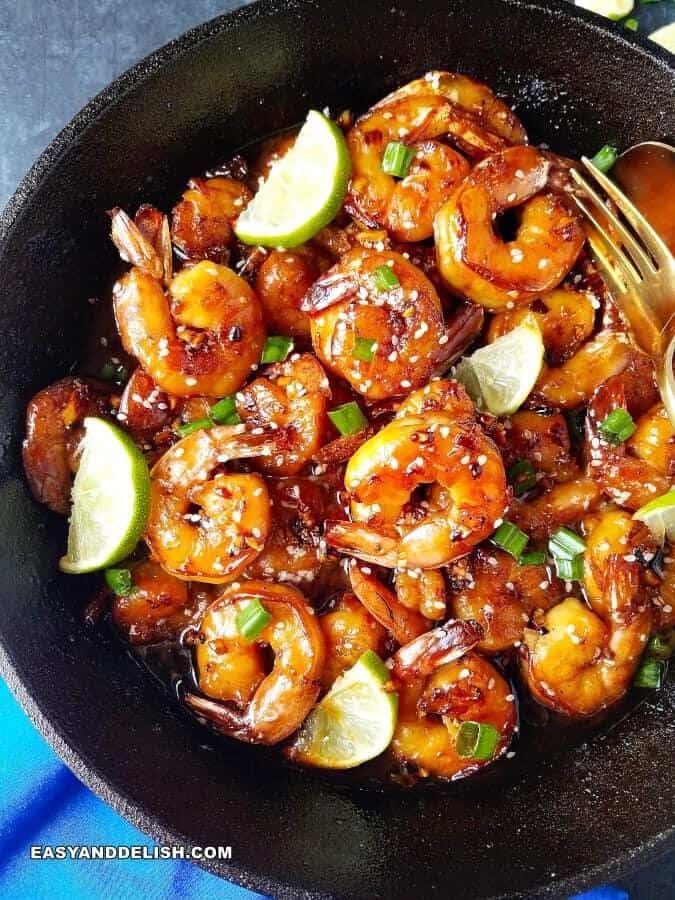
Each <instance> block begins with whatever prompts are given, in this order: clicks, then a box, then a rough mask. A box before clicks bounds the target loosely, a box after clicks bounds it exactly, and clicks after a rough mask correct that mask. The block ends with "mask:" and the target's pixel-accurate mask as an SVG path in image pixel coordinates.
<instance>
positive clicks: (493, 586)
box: [450, 549, 565, 653]
mask: <svg viewBox="0 0 675 900" xmlns="http://www.w3.org/2000/svg"><path fill="white" fill-rule="evenodd" d="M451 584H452V585H453V586H456V588H457V589H456V590H454V591H453V592H452V594H451V603H450V605H451V609H452V612H453V614H454V615H455V616H457V618H460V619H471V620H473V621H475V622H478V624H479V625H480V626H481V628H482V629H483V638H482V639H481V641H480V643H478V644H477V645H476V649H477V650H479V651H481V652H483V653H501V652H503V651H504V650H508V649H510V648H511V647H513V646H518V645H519V643H520V642H521V641H522V639H523V635H524V632H525V628H526V626H527V623H528V622H529V621H530V618H531V617H532V614H533V613H534V612H535V610H547V609H550V608H551V606H553V605H555V604H556V603H559V602H560V600H562V599H563V597H564V596H565V587H564V585H563V583H562V582H561V581H560V580H559V579H558V578H556V577H555V576H554V575H553V573H552V571H551V567H550V566H548V565H546V564H542V565H536V566H523V565H520V564H519V563H518V561H517V560H515V559H514V558H513V557H512V556H509V554H508V553H503V552H502V551H501V550H496V549H489V550H483V549H478V550H476V551H474V552H473V553H472V554H471V556H469V557H467V558H466V559H464V560H461V561H460V562H459V563H457V564H456V565H455V566H454V567H453V570H452V572H451Z"/></svg>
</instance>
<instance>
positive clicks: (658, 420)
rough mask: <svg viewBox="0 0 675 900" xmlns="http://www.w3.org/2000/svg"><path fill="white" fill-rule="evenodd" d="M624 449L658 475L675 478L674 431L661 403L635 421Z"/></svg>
mask: <svg viewBox="0 0 675 900" xmlns="http://www.w3.org/2000/svg"><path fill="white" fill-rule="evenodd" d="M635 424H636V426H637V427H636V430H635V433H634V434H633V436H632V437H630V438H628V440H627V441H626V448H627V450H628V451H629V452H631V453H634V454H635V455H636V456H638V457H640V459H642V460H644V461H645V462H646V463H648V464H649V465H650V466H651V467H652V468H653V469H655V470H656V471H657V472H658V473H659V474H660V475H665V476H666V477H668V478H672V477H673V476H675V430H674V429H673V426H672V424H671V422H670V419H669V418H668V413H667V412H666V409H665V407H664V405H663V404H662V403H656V404H655V405H654V406H652V407H651V409H649V410H647V412H646V413H644V414H643V415H642V416H640V418H639V419H638V420H637V422H636V423H635Z"/></svg>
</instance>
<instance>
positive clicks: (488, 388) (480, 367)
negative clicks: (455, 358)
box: [455, 314, 544, 416]
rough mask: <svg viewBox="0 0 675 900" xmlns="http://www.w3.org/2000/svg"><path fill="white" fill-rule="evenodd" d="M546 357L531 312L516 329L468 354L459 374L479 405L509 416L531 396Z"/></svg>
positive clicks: (457, 375)
mask: <svg viewBox="0 0 675 900" xmlns="http://www.w3.org/2000/svg"><path fill="white" fill-rule="evenodd" d="M543 361H544V342H543V341H542V338H541V329H540V328H539V324H538V322H537V320H536V319H535V317H534V316H533V315H530V314H528V315H527V316H526V317H525V318H524V320H523V322H522V324H521V325H519V326H518V327H517V328H514V329H513V331H509V333H508V334H505V335H503V336H502V337H500V338H497V340H496V341H493V342H492V343H491V344H488V345H487V346H486V347H481V348H480V349H479V350H476V352H475V353H473V354H472V355H471V356H467V357H465V358H464V359H463V360H462V361H461V362H460V363H459V364H458V365H457V368H456V370H455V377H456V378H457V380H458V381H461V382H462V384H463V385H464V387H465V388H466V389H467V392H468V394H469V396H470V397H471V399H472V400H473V401H474V403H475V404H476V405H477V406H478V407H479V408H481V409H485V410H487V411H488V412H489V413H492V415H493V416H507V415H510V414H511V413H513V412H515V411H516V410H517V409H518V408H519V407H520V406H522V404H523V403H524V402H525V400H526V399H527V397H528V396H529V394H530V391H531V390H532V388H533V387H534V385H535V383H536V381H537V378H538V377H539V373H540V372H541V366H542V363H543Z"/></svg>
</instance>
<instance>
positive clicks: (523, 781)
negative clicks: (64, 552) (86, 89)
mask: <svg viewBox="0 0 675 900" xmlns="http://www.w3.org/2000/svg"><path fill="white" fill-rule="evenodd" d="M431 67H437V68H449V69H457V70H459V71H463V72H467V73H470V74H472V75H475V76H477V77H478V78H482V79H484V80H485V81H487V82H489V84H490V85H491V86H492V87H493V88H495V89H496V90H497V91H499V92H500V93H502V94H504V95H505V96H507V97H508V98H509V99H510V101H511V102H513V103H514V104H516V108H517V111H518V114H519V115H520V116H521V117H522V118H523V120H524V121H525V123H526V125H527V126H528V129H529V130H530V134H531V135H532V137H533V139H534V140H536V141H542V140H545V141H547V142H549V143H550V144H551V145H552V146H554V147H555V148H556V149H558V150H560V151H561V152H563V153H567V154H570V155H578V154H580V153H581V152H589V151H593V150H594V149H596V148H597V147H599V146H600V145H602V144H604V143H605V142H606V141H607V140H609V139H612V140H615V141H617V142H618V143H619V145H621V146H628V145H629V144H631V143H633V142H635V141H638V140H644V139H645V138H668V137H671V138H672V137H673V136H674V133H675V68H674V67H673V62H672V58H670V57H668V55H667V54H666V53H665V52H663V51H661V50H659V49H657V48H655V47H654V46H651V45H650V46H649V47H648V46H647V44H646V43H643V42H642V41H641V40H640V39H639V38H637V39H636V38H635V37H633V36H632V35H629V34H628V33H622V31H621V29H619V28H617V27H615V26H611V25H609V26H606V25H604V24H601V23H600V21H599V20H597V19H594V18H592V17H591V16H589V15H587V14H583V13H582V14H579V13H578V12H575V11H572V10H570V8H569V7H567V6H565V5H564V4H563V3H560V2H543V0H454V2H452V0H423V2H422V0H386V2H372V0H371V2H370V3H366V2H364V0H340V2H330V0H326V2H311V0H304V2H300V0H297V2H293V0H286V2H282V0H269V2H262V3H260V4H257V5H254V6H250V7H247V8H244V9H241V10H239V11H238V12H236V13H233V14H231V15H228V16H225V17H223V18H220V19H216V20H215V21H213V22H211V23H209V24H206V25H204V26H202V27H200V28H197V29H195V30H194V31H191V32H189V33H188V34H187V35H185V36H184V37H182V38H180V39H179V40H177V41H174V42H173V43H171V44H169V45H168V46H167V47H165V48H164V49H162V50H160V51H159V52H157V53H155V54H153V55H152V56H150V57H148V59H147V60H145V61H144V62H142V63H141V64H140V65H138V66H137V67H135V68H134V69H132V70H131V71H130V72H129V73H127V74H126V75H124V76H123V77H122V78H120V79H119V80H118V81H116V82H115V83H114V84H112V85H111V86H110V87H109V88H108V89H107V90H105V91H104V92H103V93H102V94H101V95H99V96H98V97H97V98H96V99H95V100H93V101H92V102H91V103H90V104H89V105H88V106H87V107H86V108H85V109H84V110H83V112H81V113H80V114H79V115H78V116H77V117H76V118H75V119H74V120H73V122H72V123H71V124H70V125H69V126H68V127H67V128H66V129H65V130H64V131H63V132H62V133H61V134H60V135H59V136H58V137H57V138H56V140H55V141H54V142H53V143H52V144H51V146H50V147H49V149H48V150H47V151H46V152H45V154H44V155H43V156H42V157H41V159H40V160H39V161H38V163H37V164H36V166H35V167H34V168H33V169H32V170H31V172H30V173H29V175H28V176H27V177H26V179H25V180H24V182H23V183H22V184H21V186H20V187H19V189H18V191H17V193H16V195H15V196H14V198H13V200H12V201H11V202H10V204H9V207H8V208H7V210H6V211H5V213H4V216H3V218H2V220H0V238H1V244H0V272H1V273H2V279H1V282H0V284H1V287H0V292H1V298H0V322H1V323H2V328H1V332H0V333H1V334H2V354H1V358H0V384H1V385H2V388H1V394H0V530H1V533H2V540H1V541H0V597H1V598H2V600H1V602H0V638H1V640H2V670H3V674H4V675H5V677H6V678H7V680H8V681H9V683H10V686H11V687H12V689H13V690H14V691H15V693H16V694H17V696H18V697H19V699H20V700H21V702H22V703H23V704H24V706H25V708H26V710H27V711H28V713H29V715H30V716H31V718H32V719H33V721H34V722H35V723H36V725H37V726H38V727H39V728H40V730H41V731H42V732H43V734H45V735H46V737H47V738H48V739H49V741H50V742H51V743H52V745H53V746H54V747H55V748H56V750H57V751H58V752H59V753H60V754H61V756H62V757H63V758H64V759H65V760H66V762H67V763H68V764H69V765H70V766H71V767H72V768H73V770H74V771H75V772H76V773H77V774H78V775H79V777H80V778H81V779H82V780H83V781H84V782H86V784H88V785H89V786H90V787H91V788H93V789H94V790H95V791H96V792H97V793H98V794H99V795H100V796H101V797H103V798H104V799H105V800H106V801H108V802H109V803H110V804H111V805H112V806H114V807H115V809H117V810H119V811H120V812H121V813H123V814H124V815H125V816H127V818H129V819H130V820H132V821H133V822H134V823H135V824H137V825H138V826H139V827H141V828H142V829H144V830H145V831H147V832H148V833H149V834H151V835H152V836H153V837H154V838H156V839H158V840H160V841H163V842H171V841H179V842H181V843H189V844H199V845H217V844H231V845H232V847H233V858H232V862H231V863H220V864H209V868H211V869H212V871H215V872H218V873H219V874H222V875H223V876H225V877H227V878H230V879H233V880H235V881H237V882H239V883H240V884H243V885H246V886H247V887H250V888H253V889H256V890H259V891H261V892H265V893H268V894H272V895H273V896H275V897H300V896H312V897H350V898H361V897H363V898H376V897H382V898H389V900H396V898H417V897H431V896H444V897H452V898H474V897H481V898H485V897H494V896H509V897H520V896H547V897H551V896H559V895H564V894H569V893H572V892H573V891H574V890H578V889H581V888H582V887H584V886H585V885H588V884H590V883H593V882H596V883H597V882H598V881H600V880H603V879H611V878H614V877H617V876H619V875H620V874H621V873H623V872H625V871H627V870H629V869H631V868H635V867H637V866H639V865H643V864H645V863H646V862H648V861H650V860H652V859H654V858H655V857H656V856H657V855H658V854H661V853H663V852H665V851H666V850H668V849H670V848H672V847H673V846H675V838H674V834H673V822H674V815H673V774H674V768H675V766H674V764H673V753H672V740H673V737H672V736H673V699H674V696H675V692H674V691H673V689H672V686H671V687H670V688H666V689H665V690H664V691H663V692H662V693H661V694H660V695H659V696H658V697H657V698H656V699H653V700H649V701H647V702H645V703H643V704H642V705H641V706H640V707H639V708H638V709H636V710H634V711H633V713H632V714H631V715H630V716H628V717H627V718H625V719H624V720H622V721H620V722H619V723H618V724H616V725H615V726H614V727H613V728H612V729H611V730H610V731H608V732H607V731H605V732H604V734H603V735H602V736H600V737H596V738H594V739H591V740H589V741H588V742H586V743H584V744H582V745H581V746H579V745H578V744H577V745H576V746H575V747H574V748H573V749H566V750H564V752H559V751H560V748H561V747H564V746H565V745H566V744H568V743H572V744H574V743H575V740H571V741H569V740H567V739H565V738H561V739H560V747H552V746H549V748H548V750H547V751H546V753H545V754H544V755H543V757H542V756H537V754H532V753H531V752H530V753H529V754H528V751H527V749H526V748H525V747H524V745H525V741H522V742H521V746H523V752H522V754H521V753H520V751H519V754H518V756H517V757H516V759H515V760H513V761H512V762H505V763H502V764H500V767H499V771H498V772H496V773H495V774H494V775H493V776H491V777H490V778H487V779H478V780H473V781H472V780H469V781H467V782H465V783H459V784H455V785H448V786H444V787H441V788H429V787H425V786H419V787H417V788H414V789H413V790H411V791H408V792H406V791H403V790H401V789H399V788H397V787H391V788H387V789H386V790H384V791H377V790H374V789H372V788H365V789H363V788H360V787H358V786H354V785H353V784H352V783H351V782H350V781H349V780H345V779H338V780H337V781H336V780H334V779H329V778H326V777H324V776H321V775H317V774H314V773H312V772H307V771H304V772H298V771H295V770H293V769H290V768H288V767H285V766H284V765H283V764H282V763H281V762H280V761H279V758H278V756H277V755H276V754H274V753H272V752H267V751H263V750H259V749H256V748H250V747H246V746H240V745H234V744H231V743H229V742H227V741H224V740H220V739H218V738H216V737H214V736H213V735H212V734H211V733H210V732H209V731H207V730H206V729H205V728H203V727H201V726H200V725H198V724H197V723H196V722H195V721H194V720H191V719H190V718H188V716H187V715H185V714H184V713H183V712H182V711H181V710H180V709H179V708H178V707H177V706H176V705H175V704H174V703H173V701H172V699H171V698H170V697H169V696H168V695H167V694H166V693H165V692H164V691H163V689H162V688H161V687H160V686H159V685H158V684H156V683H155V682H154V681H153V680H152V679H151V678H150V677H149V676H148V675H147V674H146V673H144V672H143V671H141V670H140V669H139V667H138V666H137V665H136V663H135V662H134V661H133V660H132V659H131V658H130V657H129V656H127V655H126V654H125V652H124V650H123V649H122V648H121V646H120V645H119V644H118V643H117V642H116V641H115V640H114V639H113V638H112V637H111V636H110V635H109V633H108V632H107V631H106V630H105V629H104V630H95V629H91V628H87V627H85V626H84V625H83V622H82V608H83V605H84V602H85V598H87V596H88V594H89V592H90V591H91V582H90V581H89V580H88V579H86V578H65V577H61V576H59V575H58V574H57V568H56V561H57V558H58V556H59V553H60V552H61V548H62V547H63V542H64V523H63V522H62V521H60V520H57V518H56V517H55V516H52V515H51V514H50V513H48V512H46V511H45V509H44V508H43V507H40V506H38V505H36V504H35V503H34V502H33V501H32V500H31V498H30V497H29V495H28V492H27V490H26V486H25V483H24V481H23V478H22V473H21V465H20V461H19V447H20V439H21V435H22V430H23V410H24V407H25V404H26V401H27V399H28V398H29V397H30V395H31V393H32V392H33V391H34V390H36V389H37V388H38V387H41V386H43V385H45V384H47V383H48V382H50V381H52V380H54V379H56V378H58V377H60V376H62V375H63V374H65V373H67V372H68V371H70V370H71V368H72V367H74V366H76V365H77V363H78V359H79V357H80V354H81V348H82V345H83V342H84V336H85V335H86V334H87V333H88V332H89V331H90V329H91V327H92V325H91V323H92V315H93V313H92V309H93V307H92V306H90V305H89V304H88V303H87V298H88V297H94V296H100V297H104V298H107V297H108V296H109V289H110V284H111V280H112V278H113V276H114V273H115V272H116V271H117V270H118V263H117V262H116V259H115V254H114V252H113V249H112V247H111V245H110V242H109V241H108V237H107V234H108V228H109V224H108V220H107V217H106V215H105V212H104V211H105V210H106V209H108V208H110V207H111V206H113V205H115V204H121V205H122V206H124V207H126V208H128V209H134V208H135V207H136V205H137V204H138V203H139V202H140V201H142V200H146V201H150V202H155V203H158V204H159V205H160V206H165V207H166V206H168V205H169V204H170V202H171V200H172V199H173V198H176V197H177V196H178V195H179V193H180V191H181V190H182V186H183V185H184V183H185V180H186V178H187V177H188V176H190V175H194V174H196V173H199V172H200V171H201V170H203V169H204V168H205V167H207V166H209V165H211V164H214V163H217V162H219V161H220V160H222V159H223V158H225V157H226V156H227V154H228V153H230V152H231V151H232V150H234V149H235V148H237V147H239V146H240V145H242V144H244V143H246V142H250V141H251V140H252V139H254V138H259V137H261V136H263V135H266V134H268V133H270V132H273V131H275V130H276V129H280V128H282V127H284V126H287V125H289V124H290V123H294V122H296V121H299V120H301V119H302V118H303V117H304V114H305V112H306V110H307V108H308V107H310V106H315V107H318V108H322V107H324V106H325V105H330V106H331V107H332V108H333V109H339V108H342V107H344V106H351V107H352V108H354V109H361V108H364V107H365V106H366V104H367V103H368V102H369V101H371V100H374V99H376V98H379V97H381V96H382V95H383V94H385V93H386V92H387V91H388V90H389V89H391V88H393V87H394V86H396V85H398V84H401V83H403V82H405V81H407V80H408V79H411V78H413V77H414V76H416V75H419V74H420V73H422V72H424V71H425V70H426V69H428V68H431ZM549 743H550V742H549ZM554 743H557V739H556V741H555V742H554Z"/></svg>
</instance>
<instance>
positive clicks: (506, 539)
mask: <svg viewBox="0 0 675 900" xmlns="http://www.w3.org/2000/svg"><path fill="white" fill-rule="evenodd" d="M528 541H529V538H528V536H527V535H526V534H525V532H524V531H521V530H520V528H518V527H517V526H516V525H514V524H513V523H512V522H502V524H501V525H500V526H499V528H498V529H497V530H496V531H495V533H494V534H493V535H492V542H493V543H495V544H496V545H497V546H498V547H501V549H502V550H506V552H507V553H510V554H511V556H513V557H514V559H520V557H521V555H522V552H523V550H524V549H525V547H526V546H527V542H528Z"/></svg>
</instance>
